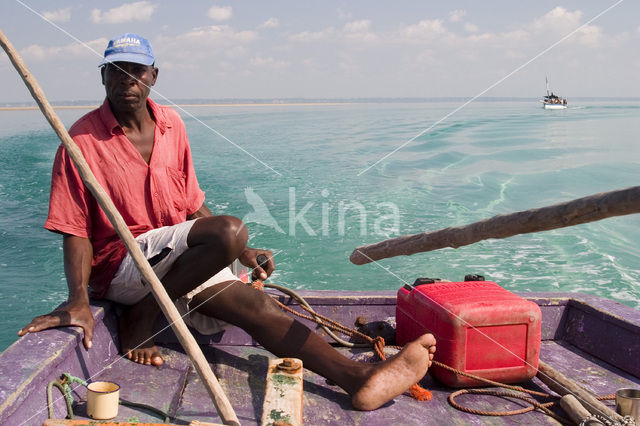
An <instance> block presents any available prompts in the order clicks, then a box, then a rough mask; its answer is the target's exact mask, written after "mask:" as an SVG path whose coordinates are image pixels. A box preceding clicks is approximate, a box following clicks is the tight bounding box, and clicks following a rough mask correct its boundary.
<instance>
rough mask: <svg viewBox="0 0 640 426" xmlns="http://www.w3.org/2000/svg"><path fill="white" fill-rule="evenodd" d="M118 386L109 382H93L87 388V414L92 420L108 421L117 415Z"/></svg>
mask: <svg viewBox="0 0 640 426" xmlns="http://www.w3.org/2000/svg"><path fill="white" fill-rule="evenodd" d="M119 399H120V386H118V385H117V384H115V383H111V382H93V383H89V385H88V386H87V414H88V415H89V417H91V418H92V419H96V420H108V419H113V418H114V417H116V416H117V415H118V402H119Z"/></svg>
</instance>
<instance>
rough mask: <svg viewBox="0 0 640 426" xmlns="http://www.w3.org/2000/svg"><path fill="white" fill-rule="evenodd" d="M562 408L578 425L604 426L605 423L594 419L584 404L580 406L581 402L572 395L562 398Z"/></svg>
mask: <svg viewBox="0 0 640 426" xmlns="http://www.w3.org/2000/svg"><path fill="white" fill-rule="evenodd" d="M560 406H561V407H562V409H563V410H564V412H565V413H567V414H568V415H569V418H570V419H571V420H573V422H574V423H575V424H577V425H584V426H604V423H602V422H601V421H600V420H598V419H597V418H595V417H593V416H592V414H591V413H590V412H589V410H587V409H586V408H584V407H583V406H582V404H580V401H578V400H577V399H576V397H575V396H573V395H571V394H570V393H568V394H566V395H565V396H563V397H562V398H560Z"/></svg>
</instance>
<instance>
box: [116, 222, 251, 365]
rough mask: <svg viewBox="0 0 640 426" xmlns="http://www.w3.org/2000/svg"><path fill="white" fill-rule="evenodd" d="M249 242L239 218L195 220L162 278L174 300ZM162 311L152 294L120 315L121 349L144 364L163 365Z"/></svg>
mask: <svg viewBox="0 0 640 426" xmlns="http://www.w3.org/2000/svg"><path fill="white" fill-rule="evenodd" d="M246 244H247V229H246V226H244V224H243V223H242V221H241V220H240V219H238V218H235V217H232V216H213V217H205V218H201V219H198V220H197V221H195V223H194V224H193V226H192V228H191V230H190V231H189V234H188V237H187V246H188V249H187V250H186V251H185V252H184V253H182V254H181V255H180V256H179V257H178V258H177V259H176V261H175V263H174V264H173V265H172V267H171V269H170V270H169V272H167V274H166V275H165V276H164V277H163V278H162V284H163V285H164V287H165V289H166V291H167V294H168V295H169V297H170V298H171V300H176V299H177V298H178V297H180V296H183V295H184V294H186V293H188V292H189V291H191V290H193V289H194V288H196V287H197V286H199V285H200V284H202V283H203V282H205V281H206V280H208V279H209V278H211V277H212V276H214V275H215V274H217V273H218V272H220V271H221V270H222V269H223V268H225V267H226V266H227V265H229V264H231V263H232V262H233V261H234V260H235V259H237V258H238V256H240V254H241V253H242V251H243V250H244V249H245V247H246ZM159 313H160V307H159V306H158V304H157V302H156V300H155V298H154V297H153V294H151V293H149V294H148V295H146V296H145V297H144V298H143V299H142V300H140V301H139V302H138V303H136V304H134V305H131V306H130V307H128V308H127V310H126V311H125V312H124V314H123V315H122V316H121V317H120V348H121V349H122V352H123V353H124V354H125V355H126V356H127V358H129V359H131V360H133V361H135V362H138V363H140V364H147V365H151V364H153V365H161V364H162V362H163V361H162V357H161V356H160V353H159V352H158V349H157V348H156V347H155V345H154V343H153V339H152V338H151V336H152V332H153V325H154V323H155V320H156V317H157V316H158V314H159Z"/></svg>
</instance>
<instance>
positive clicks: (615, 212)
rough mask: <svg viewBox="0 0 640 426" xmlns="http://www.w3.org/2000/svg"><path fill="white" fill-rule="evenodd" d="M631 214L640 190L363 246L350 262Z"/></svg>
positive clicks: (639, 200) (638, 207) (638, 204)
mask: <svg viewBox="0 0 640 426" xmlns="http://www.w3.org/2000/svg"><path fill="white" fill-rule="evenodd" d="M631 213H640V186H635V187H631V188H627V189H622V190H619V191H611V192H604V193H601V194H595V195H591V196H588V197H584V198H578V199H576V200H572V201H568V202H566V203H561V204H555V205H552V206H547V207H542V208H539V209H532V210H526V211H521V212H516V213H510V214H504V215H499V216H494V217H492V218H490V219H485V220H481V221H479V222H474V223H472V224H469V225H466V226H460V227H453V228H445V229H440V230H438V231H433V232H423V233H420V234H414V235H405V236H402V237H398V238H392V239H389V240H385V241H381V242H379V243H375V244H370V245H366V246H360V247H358V248H356V249H355V250H354V251H353V253H351V257H350V259H351V262H352V263H355V264H356V265H364V264H365V263H369V262H373V261H374V260H380V259H385V258H387V257H394V256H399V255H406V256H408V255H411V254H414V253H419V252H425V251H431V250H437V249H440V248H444V247H453V248H458V247H461V246H466V245H469V244H473V243H476V242H478V241H482V240H486V239H489V238H507V237H511V236H513V235H518V234H527V233H530V232H539V231H548V230H550V229H556V228H563V227H565V226H572V225H578V224H581V223H587V222H593V221H596V220H600V219H605V218H608V217H613V216H621V215H626V214H631Z"/></svg>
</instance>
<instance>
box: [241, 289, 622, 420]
mask: <svg viewBox="0 0 640 426" xmlns="http://www.w3.org/2000/svg"><path fill="white" fill-rule="evenodd" d="M251 285H252V286H253V287H254V288H256V289H258V290H263V289H264V288H272V289H275V290H278V291H280V292H282V293H284V294H286V295H288V296H290V297H292V298H293V299H295V300H296V301H298V303H300V307H301V308H302V309H304V310H305V311H307V312H308V313H309V314H310V315H306V314H303V313H301V312H298V311H296V310H294V309H291V308H289V307H288V306H286V305H284V304H283V303H281V302H280V301H278V300H276V299H275V298H274V301H275V302H276V303H277V304H278V305H279V306H280V307H281V308H282V309H284V310H285V311H287V312H290V313H292V314H294V315H296V316H298V317H300V318H304V319H306V320H309V321H313V322H315V323H317V324H318V325H319V326H320V327H321V328H322V329H323V330H324V331H325V332H326V333H327V334H328V335H329V336H331V338H333V339H334V340H335V341H336V342H338V343H339V344H341V345H344V346H346V347H373V348H374V350H375V352H376V354H377V355H378V356H379V357H380V359H382V360H385V359H386V356H385V353H384V347H385V341H384V338H382V337H380V336H378V337H376V338H373V337H371V336H368V335H366V334H364V333H362V332H360V331H358V330H355V329H352V328H349V327H346V326H344V325H342V324H340V323H338V322H336V321H334V320H332V319H331V318H328V317H326V316H324V315H321V314H319V313H317V312H315V311H314V310H313V308H311V306H310V305H309V304H308V303H307V301H306V300H304V298H303V297H302V296H300V295H299V294H297V293H296V292H295V291H293V290H291V289H289V288H286V287H282V286H279V285H276V284H265V283H263V282H262V281H260V280H256V281H254V282H253V283H251ZM332 330H334V331H339V332H340V333H343V334H345V335H347V336H351V337H354V338H358V339H360V340H362V341H363V342H364V343H359V344H358V343H352V342H347V341H345V340H343V339H340V338H339V337H337V336H336V335H335V334H334V333H333V331H332ZM390 347H392V348H397V349H401V348H400V347H399V346H390ZM431 363H432V364H433V365H436V366H438V367H441V368H444V369H446V370H449V371H451V372H453V373H456V374H460V375H462V376H466V377H469V378H472V379H475V380H478V381H481V382H483V383H486V384H487V385H491V386H496V387H500V388H504V389H508V390H512V391H515V392H521V393H525V394H529V395H531V396H540V397H544V398H555V399H559V397H558V396H555V395H550V394H548V393H545V392H538V391H534V390H530V389H525V388H523V387H521V386H513V385H507V384H505V383H500V382H496V381H493V380H490V379H485V378H484V377H480V376H476V375H474V374H470V373H466V372H464V371H460V370H458V369H456V368H453V367H450V366H448V365H446V364H443V363H441V362H438V361H435V360H433V361H431ZM410 392H411V395H412V396H413V397H414V398H416V399H418V400H420V401H424V400H430V399H431V396H432V393H431V392H430V391H428V390H426V389H424V388H422V387H420V386H419V385H418V384H415V385H414V386H412V387H411V389H410ZM463 394H481V395H492V396H497V397H507V398H516V399H520V400H522V401H525V402H527V403H528V404H530V406H528V407H524V408H521V409H517V410H511V411H485V410H476V409H473V408H468V407H465V406H462V405H460V404H459V403H458V402H456V400H455V398H456V397H457V396H460V395H463ZM596 398H597V399H598V400H600V401H603V400H613V399H615V395H613V394H610V395H605V396H599V397H596ZM448 401H449V403H450V404H451V406H453V407H454V408H456V409H458V410H460V411H464V412H466V413H470V414H477V415H481V416H514V415H517V414H524V413H528V412H530V411H533V410H535V409H539V410H541V411H542V412H543V413H545V414H547V415H548V416H550V417H553V418H554V419H555V420H557V421H559V422H560V423H562V424H572V423H571V422H570V421H569V420H567V419H565V418H563V417H560V416H558V415H557V414H555V413H554V412H553V411H551V410H550V409H549V408H550V407H552V406H553V405H554V404H555V403H556V401H550V402H545V403H541V402H538V401H536V400H534V399H532V398H529V397H527V396H525V395H522V394H518V393H514V392H505V391H497V390H490V389H460V390H457V391H455V392H453V393H451V395H449V398H448Z"/></svg>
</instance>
